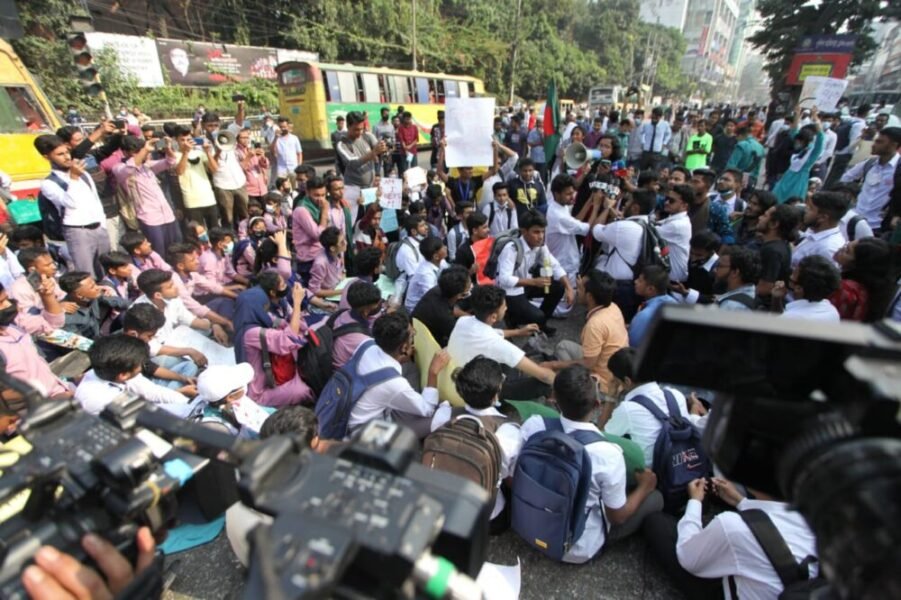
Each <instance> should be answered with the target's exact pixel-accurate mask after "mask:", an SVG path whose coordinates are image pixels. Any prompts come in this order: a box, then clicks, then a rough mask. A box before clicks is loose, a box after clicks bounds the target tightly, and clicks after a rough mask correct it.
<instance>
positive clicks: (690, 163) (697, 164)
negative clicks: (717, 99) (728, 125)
mask: <svg viewBox="0 0 901 600" xmlns="http://www.w3.org/2000/svg"><path fill="white" fill-rule="evenodd" d="M696 127H697V132H696V133H695V134H694V135H693V136H691V137H690V138H688V147H687V148H686V149H685V168H686V169H688V170H689V171H694V170H695V169H700V168H701V167H706V166H707V161H708V158H709V157H710V153H711V152H712V151H713V136H712V135H710V134H709V133H707V121H706V120H705V119H699V120H698V122H697V124H696Z"/></svg>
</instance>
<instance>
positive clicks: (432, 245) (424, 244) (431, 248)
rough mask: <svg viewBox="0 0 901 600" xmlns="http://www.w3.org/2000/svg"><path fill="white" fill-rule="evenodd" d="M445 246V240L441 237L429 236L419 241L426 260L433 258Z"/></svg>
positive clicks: (420, 251) (420, 250) (421, 252)
mask: <svg viewBox="0 0 901 600" xmlns="http://www.w3.org/2000/svg"><path fill="white" fill-rule="evenodd" d="M443 247H444V241H443V240H442V239H441V238H440V237H435V236H431V235H430V236H428V237H427V238H425V239H424V240H422V241H421V242H419V253H420V254H422V257H423V258H424V259H426V260H432V259H433V258H435V255H436V254H438V253H439V252H440V251H441V249H442V248H443Z"/></svg>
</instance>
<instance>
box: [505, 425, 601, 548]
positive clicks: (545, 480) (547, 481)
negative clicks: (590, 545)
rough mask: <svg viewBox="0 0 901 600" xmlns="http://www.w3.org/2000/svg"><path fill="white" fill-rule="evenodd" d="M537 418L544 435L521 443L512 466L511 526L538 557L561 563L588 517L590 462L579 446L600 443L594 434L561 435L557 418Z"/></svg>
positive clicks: (584, 451)
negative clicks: (517, 455)
mask: <svg viewBox="0 0 901 600" xmlns="http://www.w3.org/2000/svg"><path fill="white" fill-rule="evenodd" d="M542 419H543V421H544V427H545V431H542V432H540V433H536V434H535V435H533V436H532V437H530V438H529V439H528V440H527V441H526V443H525V444H523V447H522V449H521V450H520V453H519V458H518V459H517V461H516V471H515V473H514V474H513V490H512V493H511V500H510V510H511V519H512V523H511V526H512V528H513V531H515V532H516V533H517V534H518V535H519V536H520V537H521V538H522V539H524V540H525V541H526V542H528V543H529V544H530V545H531V546H532V547H534V548H536V549H537V550H538V551H540V552H541V553H542V554H544V555H545V556H548V557H550V558H553V559H555V560H562V559H563V556H564V555H566V553H567V552H569V549H570V548H571V547H572V545H573V544H574V543H576V541H578V539H579V538H580V537H582V533H583V532H584V531H585V521H586V519H587V518H588V512H589V511H588V510H586V507H585V505H586V503H587V502H588V494H589V491H590V489H591V457H590V456H589V454H588V451H587V450H586V449H585V446H586V445H588V444H591V443H594V442H599V441H603V440H604V438H603V436H601V435H600V434H599V433H597V432H595V431H585V430H578V431H573V432H572V434H567V433H566V432H565V431H564V430H563V425H562V424H561V423H560V419H559V418H549V417H542ZM599 501H600V499H599ZM601 514H602V515H603V511H602V512H601Z"/></svg>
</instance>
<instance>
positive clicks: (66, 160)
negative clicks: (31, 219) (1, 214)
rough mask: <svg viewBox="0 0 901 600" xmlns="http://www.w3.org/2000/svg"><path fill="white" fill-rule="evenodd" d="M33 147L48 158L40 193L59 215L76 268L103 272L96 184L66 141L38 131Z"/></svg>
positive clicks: (105, 240) (104, 237)
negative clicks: (74, 157)
mask: <svg viewBox="0 0 901 600" xmlns="http://www.w3.org/2000/svg"><path fill="white" fill-rule="evenodd" d="M34 147H35V149H36V150H37V151H38V153H39V154H41V156H43V157H44V158H46V159H47V160H48V161H49V162H50V176H49V177H47V179H45V180H44V181H43V182H41V194H42V195H43V196H44V197H45V198H47V199H48V200H49V201H50V202H52V203H53V205H54V206H56V208H57V210H58V211H59V214H60V216H61V217H62V226H63V237H64V238H65V241H66V247H67V248H68V250H69V255H70V256H71V257H72V262H73V264H74V267H75V270H76V271H87V272H88V273H94V275H95V276H96V277H97V278H98V279H100V278H102V277H103V276H104V273H103V267H101V265H100V255H101V254H104V253H106V252H109V250H110V240H109V235H108V234H107V232H106V215H105V214H104V212H103V205H102V204H101V203H100V197H99V196H98V195H97V186H95V185H94V180H93V179H91V177H90V176H89V175H88V174H87V167H86V166H85V162H84V161H83V160H77V159H73V158H72V155H71V153H70V150H69V146H68V144H66V143H65V142H64V141H63V140H62V139H61V138H59V137H58V136H55V135H42V136H38V137H37V138H36V139H35V140H34Z"/></svg>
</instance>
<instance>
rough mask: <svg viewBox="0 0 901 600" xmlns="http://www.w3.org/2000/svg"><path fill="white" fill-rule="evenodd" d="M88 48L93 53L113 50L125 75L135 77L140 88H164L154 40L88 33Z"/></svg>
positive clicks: (133, 36)
mask: <svg viewBox="0 0 901 600" xmlns="http://www.w3.org/2000/svg"><path fill="white" fill-rule="evenodd" d="M85 37H86V38H87V40H88V47H90V48H91V50H93V51H95V52H96V51H98V50H103V49H104V48H112V49H113V50H114V51H115V52H116V56H117V58H118V60H119V68H120V69H121V70H122V72H123V73H126V74H128V75H133V76H134V77H136V78H137V80H138V85H139V86H140V87H162V85H163V83H164V82H163V69H162V68H161V67H160V56H159V54H158V53H157V51H156V42H155V41H154V40H153V39H152V38H148V37H139V36H136V35H119V34H116V33H100V32H96V31H92V32H90V33H86V34H85Z"/></svg>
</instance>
